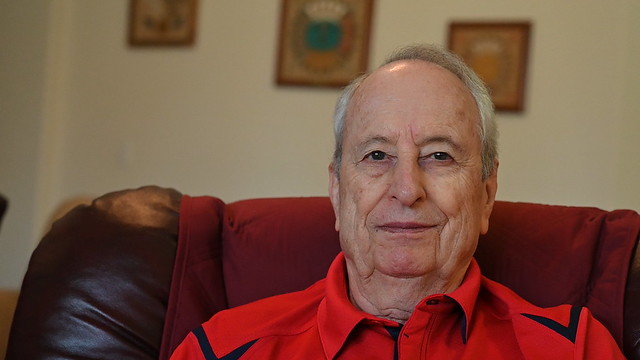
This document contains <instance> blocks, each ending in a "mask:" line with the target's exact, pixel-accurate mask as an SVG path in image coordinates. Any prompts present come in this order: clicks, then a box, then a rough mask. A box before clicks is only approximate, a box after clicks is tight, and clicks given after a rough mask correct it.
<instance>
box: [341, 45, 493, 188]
mask: <svg viewBox="0 0 640 360" xmlns="http://www.w3.org/2000/svg"><path fill="white" fill-rule="evenodd" d="M401 60H420V61H425V62H428V63H433V64H436V65H439V66H441V67H443V68H445V69H446V70H448V71H450V72H451V73H453V74H454V75H455V76H457V77H458V78H459V79H460V80H461V81H462V82H463V83H464V84H465V86H466V87H467V88H468V89H469V91H470V92H471V94H472V95H473V98H474V99H475V101H476V104H477V105H478V110H479V112H480V122H479V123H478V133H479V135H480V139H481V144H482V178H483V179H487V178H488V177H489V176H490V175H491V174H492V173H493V172H494V171H495V170H496V166H497V164H498V161H497V160H498V127H497V125H496V120H495V118H494V107H493V102H492V101H491V96H490V95H489V91H488V90H487V87H486V86H485V84H484V83H483V82H482V80H481V79H480V78H479V77H478V75H477V74H476V73H475V72H474V71H473V70H472V69H471V68H470V67H469V66H468V65H467V64H465V62H464V61H463V60H462V59H461V58H460V57H459V56H457V55H456V54H454V53H452V52H450V51H449V50H446V49H444V48H442V47H438V46H434V45H411V46H407V47H404V48H401V49H399V50H397V51H395V52H394V53H392V54H391V56H389V57H388V58H387V59H386V60H385V62H384V63H383V64H382V65H380V67H382V66H385V65H387V64H389V63H392V62H396V61H401ZM369 75H371V73H370V72H369V73H366V74H364V75H361V76H359V77H358V78H356V79H355V80H353V81H352V82H351V83H350V84H349V85H348V86H347V87H345V88H344V90H343V91H342V94H340V97H339V98H338V102H337V104H336V110H335V116H334V135H335V151H334V153H333V166H334V168H335V170H336V173H337V174H338V176H339V174H340V164H341V162H342V143H343V140H344V128H345V122H346V117H347V111H348V109H349V106H350V104H351V100H352V99H353V95H354V94H355V92H356V91H357V90H358V88H359V87H360V85H361V84H362V83H363V82H364V80H365V79H366V78H367V77H369Z"/></svg>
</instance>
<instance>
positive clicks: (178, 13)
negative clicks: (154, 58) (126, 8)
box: [129, 0, 197, 46]
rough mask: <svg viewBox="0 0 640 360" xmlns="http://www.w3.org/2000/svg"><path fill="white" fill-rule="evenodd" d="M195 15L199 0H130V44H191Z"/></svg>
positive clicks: (192, 41) (193, 38)
mask: <svg viewBox="0 0 640 360" xmlns="http://www.w3.org/2000/svg"><path fill="white" fill-rule="evenodd" d="M196 16H197V0H130V14H129V44H130V45H132V46H156V45H159V46H188V45H192V44H193V43H194V41H195V33H196Z"/></svg>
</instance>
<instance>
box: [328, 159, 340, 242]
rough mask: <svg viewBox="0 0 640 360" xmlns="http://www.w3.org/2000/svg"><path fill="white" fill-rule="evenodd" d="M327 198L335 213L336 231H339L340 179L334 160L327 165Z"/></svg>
mask: <svg viewBox="0 0 640 360" xmlns="http://www.w3.org/2000/svg"><path fill="white" fill-rule="evenodd" d="M329 199H331V205H332V206H333V213H334V214H335V215H336V224H335V228H336V231H340V211H339V209H340V179H339V175H338V170H337V169H336V164H335V163H334V162H332V163H331V164H330V165H329Z"/></svg>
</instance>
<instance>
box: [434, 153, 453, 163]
mask: <svg viewBox="0 0 640 360" xmlns="http://www.w3.org/2000/svg"><path fill="white" fill-rule="evenodd" d="M431 156H433V158H434V159H436V160H439V161H446V160H451V155H449V154H447V153H446V152H436V153H433V155H431Z"/></svg>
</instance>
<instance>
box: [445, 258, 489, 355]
mask: <svg viewBox="0 0 640 360" xmlns="http://www.w3.org/2000/svg"><path fill="white" fill-rule="evenodd" d="M481 284H482V273H481V272H480V266H478V263H477V262H476V259H471V263H470V264H469V268H468V269H467V274H466V275H465V277H464V280H463V281H462V284H460V286H459V287H458V288H457V289H455V290H454V291H452V292H450V293H448V294H446V295H445V296H447V297H448V298H450V299H453V300H454V301H455V302H457V303H458V305H459V306H460V308H462V311H463V312H464V318H463V319H462V341H463V342H464V343H465V344H466V343H467V340H468V339H469V333H470V329H469V327H470V324H472V323H473V322H472V320H473V314H474V309H475V306H476V301H477V300H478V294H479V293H480V285H481Z"/></svg>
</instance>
